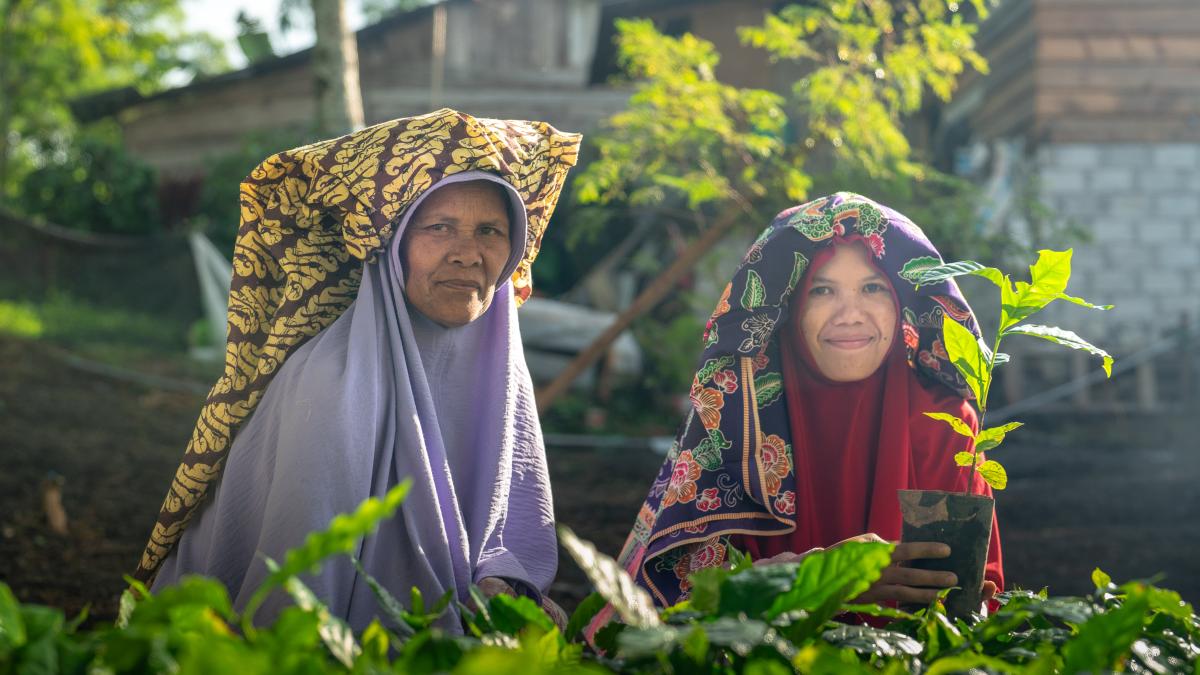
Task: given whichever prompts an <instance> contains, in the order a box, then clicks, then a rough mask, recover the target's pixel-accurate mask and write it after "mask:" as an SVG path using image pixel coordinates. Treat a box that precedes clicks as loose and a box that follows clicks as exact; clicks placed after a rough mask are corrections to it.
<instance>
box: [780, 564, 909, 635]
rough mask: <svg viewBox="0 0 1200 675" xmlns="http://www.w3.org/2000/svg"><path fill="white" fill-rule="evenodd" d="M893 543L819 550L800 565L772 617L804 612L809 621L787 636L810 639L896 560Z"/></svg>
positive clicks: (805, 621)
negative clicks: (786, 613)
mask: <svg viewBox="0 0 1200 675" xmlns="http://www.w3.org/2000/svg"><path fill="white" fill-rule="evenodd" d="M893 548H894V547H893V546H892V545H891V544H883V543H860V542H851V543H846V544H842V545H840V546H835V547H833V548H829V549H825V550H824V551H816V552H813V553H809V554H808V555H807V556H805V558H804V560H802V561H801V562H800V567H799V570H798V571H797V573H796V580H795V582H794V583H793V584H792V587H791V589H789V590H788V591H787V592H786V593H783V594H781V595H779V596H777V597H776V598H774V601H773V602H772V603H771V607H770V609H769V610H768V611H767V616H768V617H769V618H774V617H778V616H779V615H780V614H783V613H784V612H791V611H795V610H803V611H804V612H806V613H807V615H808V618H807V619H805V620H804V621H799V622H796V623H795V624H793V627H792V628H791V629H789V630H788V631H786V632H787V635H788V637H789V638H791V639H793V640H795V641H800V640H801V639H807V638H808V637H810V636H811V635H812V634H813V633H815V631H816V630H818V629H819V628H820V627H821V625H822V624H824V623H825V622H826V621H827V620H829V619H830V618H831V617H833V616H834V615H835V614H837V612H838V609H839V608H840V607H841V605H842V603H844V602H846V601H847V600H850V599H851V598H854V597H856V596H858V595H859V594H861V593H862V592H863V591H865V590H867V588H869V587H870V586H871V584H873V583H875V580H876V579H878V578H879V575H880V574H881V573H882V572H883V568H885V567H887V566H888V565H889V564H890V563H891V560H892V549H893Z"/></svg>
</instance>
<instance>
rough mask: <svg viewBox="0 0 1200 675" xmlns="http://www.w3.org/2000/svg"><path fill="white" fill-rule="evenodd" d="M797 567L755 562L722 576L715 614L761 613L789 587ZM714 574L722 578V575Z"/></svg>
mask: <svg viewBox="0 0 1200 675" xmlns="http://www.w3.org/2000/svg"><path fill="white" fill-rule="evenodd" d="M799 568H800V564H799V563H784V564H779V565H754V566H752V567H750V568H749V569H747V570H745V571H742V572H738V573H736V574H729V575H725V576H724V578H723V579H722V581H721V583H720V596H719V601H718V604H717V611H716V613H717V614H718V615H720V616H736V615H738V614H744V615H746V616H749V617H752V618H758V617H761V616H763V614H764V613H766V612H767V610H769V609H771V608H772V606H773V605H774V603H775V599H776V598H777V597H779V596H781V595H783V594H784V593H787V592H788V591H790V590H791V589H792V587H793V586H794V585H795V583H796V575H797V573H798V570H799ZM717 576H718V578H721V575H717ZM694 584H695V582H693V585H694ZM696 609H702V605H697V606H696ZM772 616H774V615H772Z"/></svg>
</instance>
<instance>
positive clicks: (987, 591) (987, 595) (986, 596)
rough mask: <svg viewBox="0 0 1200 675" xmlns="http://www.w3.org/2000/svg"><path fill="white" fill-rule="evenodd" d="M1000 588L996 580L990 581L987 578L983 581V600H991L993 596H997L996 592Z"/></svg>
mask: <svg viewBox="0 0 1200 675" xmlns="http://www.w3.org/2000/svg"><path fill="white" fill-rule="evenodd" d="M999 590H1000V589H999V588H998V587H997V586H996V582H994V581H988V580H986V579H985V580H984V582H983V591H982V597H983V601H984V602H987V601H988V600H991V599H992V598H994V597H996V592H997V591H999Z"/></svg>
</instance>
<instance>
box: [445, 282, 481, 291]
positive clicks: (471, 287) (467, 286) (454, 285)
mask: <svg viewBox="0 0 1200 675" xmlns="http://www.w3.org/2000/svg"><path fill="white" fill-rule="evenodd" d="M438 285H439V286H443V287H445V288H448V289H450V290H452V291H459V292H470V291H474V292H479V290H480V286H479V284H478V283H476V282H474V281H467V280H465V279H447V280H446V281H439V282H438Z"/></svg>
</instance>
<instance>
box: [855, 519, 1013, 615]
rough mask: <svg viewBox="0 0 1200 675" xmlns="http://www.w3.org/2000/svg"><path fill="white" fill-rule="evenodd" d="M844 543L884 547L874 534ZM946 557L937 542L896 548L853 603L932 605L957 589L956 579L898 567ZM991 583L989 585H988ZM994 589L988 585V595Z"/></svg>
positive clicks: (947, 549)
mask: <svg viewBox="0 0 1200 675" xmlns="http://www.w3.org/2000/svg"><path fill="white" fill-rule="evenodd" d="M847 541H855V542H877V543H887V542H885V541H884V540H883V538H882V537H880V536H879V535H877V534H871V533H868V534H860V535H859V536H857V537H851V538H849V539H847V540H845V541H843V542H838V544H836V545H838V546H840V545H841V544H844V543H845V542H847ZM949 556H950V547H949V546H947V545H945V544H942V543H940V542H933V541H917V542H904V543H898V544H896V548H895V550H894V551H892V564H890V565H888V566H887V567H885V568H883V574H881V575H880V577H879V579H878V580H877V581H876V582H875V583H873V584H871V587H870V588H868V589H867V590H866V592H864V593H863V594H862V595H860V596H858V597H857V598H855V599H854V600H853V602H859V603H879V602H887V601H889V600H895V601H899V602H906V603H913V604H919V605H928V604H929V603H931V602H933V601H934V600H935V599H936V598H937V596H938V593H940V592H941V591H942V590H944V589H947V588H951V587H953V586H957V585H958V577H957V576H955V575H954V573H953V572H941V571H937V570H920V569H914V568H912V567H904V566H903V565H902V563H905V562H908V561H909V560H920V559H924V558H946V557H949ZM988 583H991V582H988ZM995 590H996V586H995V584H992V592H993V593H995Z"/></svg>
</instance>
